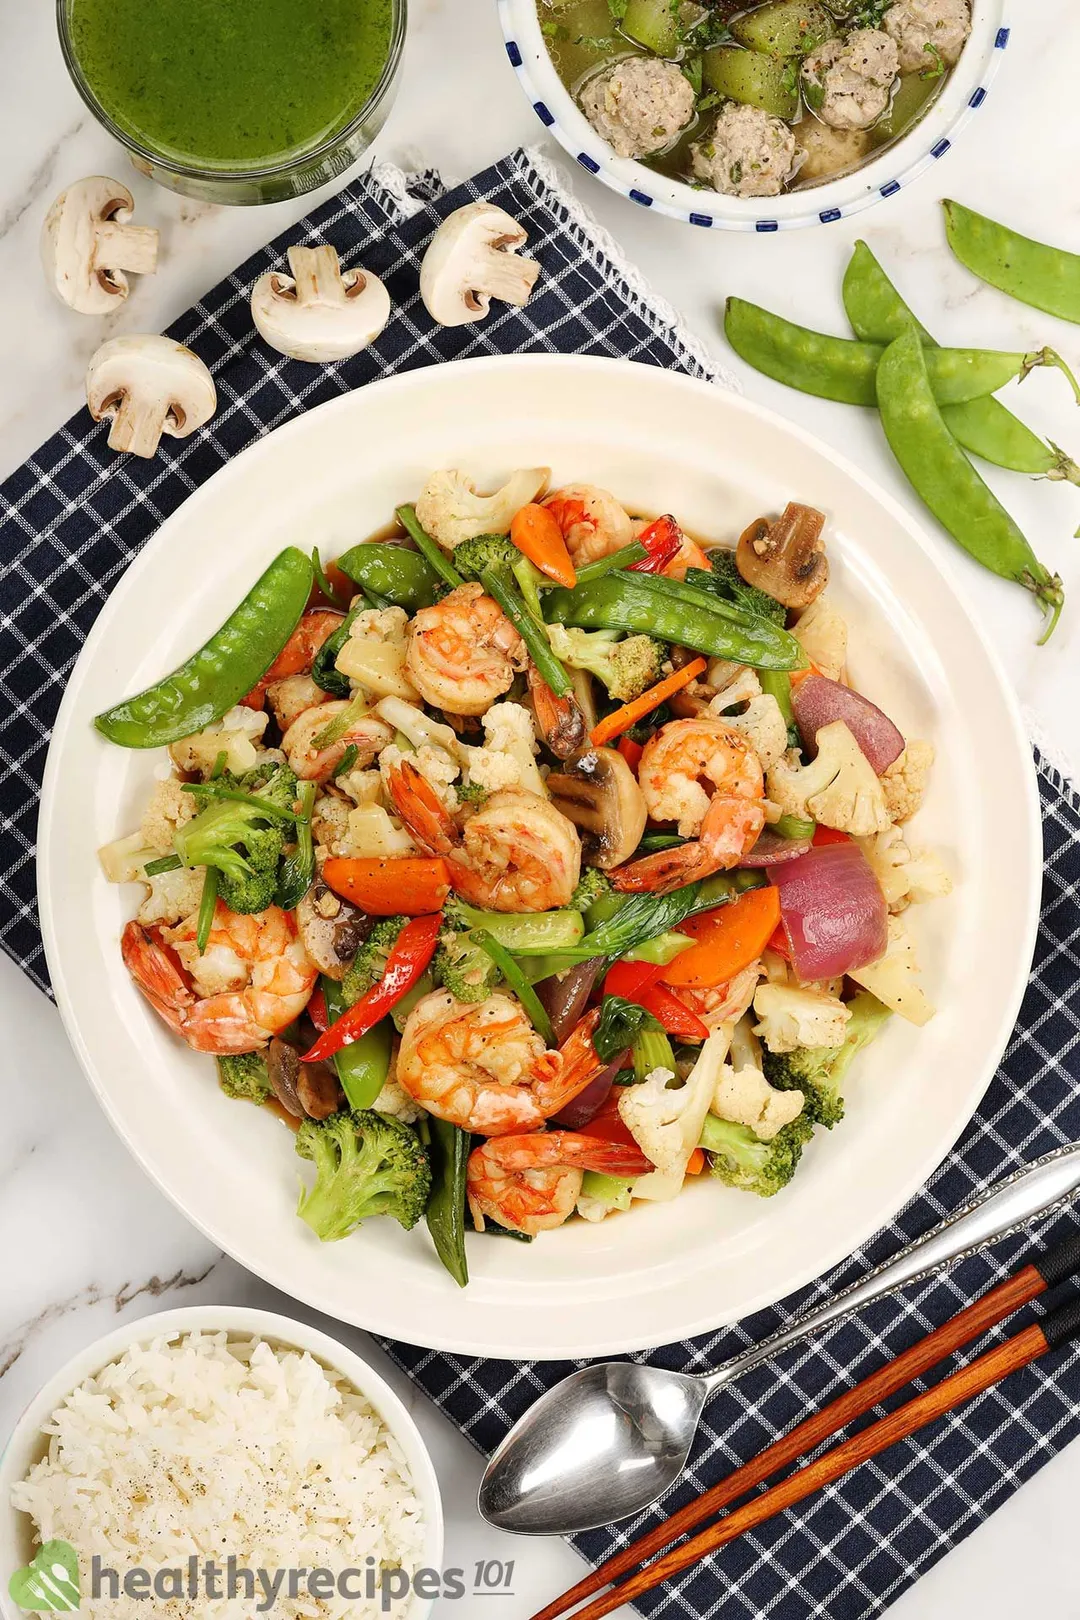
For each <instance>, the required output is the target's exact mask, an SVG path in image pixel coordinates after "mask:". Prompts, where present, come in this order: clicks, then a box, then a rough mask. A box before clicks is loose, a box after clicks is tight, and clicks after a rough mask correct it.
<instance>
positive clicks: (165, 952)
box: [120, 900, 319, 1055]
mask: <svg viewBox="0 0 1080 1620" xmlns="http://www.w3.org/2000/svg"><path fill="white" fill-rule="evenodd" d="M197 926H198V923H197V919H196V918H195V917H189V918H188V919H187V920H186V921H185V922H182V923H179V924H178V925H177V926H176V927H175V928H143V927H142V925H141V924H140V923H137V922H129V923H128V925H127V927H126V928H125V929H124V932H123V935H122V937H121V942H120V949H121V954H122V956H123V959H124V966H125V967H126V968H127V970H128V972H129V973H130V974H131V977H132V978H133V979H134V980H135V984H136V986H137V987H138V989H139V990H141V991H142V993H143V995H144V996H145V997H146V999H147V1001H148V1002H149V1003H150V1005H151V1007H153V1009H154V1011H155V1012H156V1013H157V1014H158V1015H159V1017H161V1018H163V1019H164V1020H165V1022H166V1023H167V1024H168V1026H169V1028H170V1029H171V1030H173V1031H174V1033H175V1034H177V1035H179V1036H180V1037H181V1038H182V1039H183V1040H185V1041H186V1042H187V1044H188V1045H189V1046H192V1047H194V1048H195V1050H196V1052H216V1053H219V1054H221V1055H224V1054H227V1053H232V1052H257V1051H258V1050H259V1049H260V1048H261V1047H263V1046H265V1045H266V1044H267V1042H268V1041H269V1040H270V1037H271V1036H272V1035H277V1034H280V1032H281V1031H282V1030H283V1029H285V1028H286V1026H287V1025H289V1024H291V1023H292V1022H293V1020H294V1019H296V1018H299V1016H300V1014H301V1013H302V1012H303V1010H304V1008H305V1007H306V1006H307V1004H308V1001H309V1000H310V998H311V992H312V991H313V990H314V988H315V983H316V980H317V979H318V976H319V970H318V968H317V967H316V966H315V964H314V962H313V961H312V960H311V958H310V957H309V956H308V953H307V951H306V950H305V949H304V945H303V941H302V940H301V939H300V937H299V933H298V931H297V925H296V918H295V917H294V916H293V915H292V913H291V912H287V911H281V910H280V909H279V908H278V907H277V906H269V907H268V908H267V910H266V911H261V912H259V913H258V915H257V916H250V917H241V916H238V915H237V914H236V913H235V912H233V911H229V910H228V908H227V907H226V906H223V905H222V904H221V901H220V900H219V901H218V904H217V910H216V911H215V912H214V921H213V923H212V925H211V928H210V937H209V939H208V941H207V945H206V950H205V951H204V952H203V953H202V954H201V955H200V954H199V949H198V946H197V945H196V943H195V934H196V929H197Z"/></svg>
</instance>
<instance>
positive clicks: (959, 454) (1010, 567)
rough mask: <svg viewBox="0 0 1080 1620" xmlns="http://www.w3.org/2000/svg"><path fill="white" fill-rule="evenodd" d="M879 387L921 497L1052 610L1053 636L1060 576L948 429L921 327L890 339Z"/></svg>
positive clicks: (999, 570)
mask: <svg viewBox="0 0 1080 1620" xmlns="http://www.w3.org/2000/svg"><path fill="white" fill-rule="evenodd" d="M877 387H878V409H879V411H880V412H881V421H882V425H883V427H884V429H885V437H886V438H887V439H888V441H889V445H890V447H891V449H892V452H893V454H894V455H895V457H896V459H897V461H898V462H899V463H900V466H901V468H902V469H903V471H904V473H905V475H906V476H907V478H908V480H909V481H910V483H911V485H912V488H913V489H914V490H915V492H916V494H917V495H918V496H919V497H920V499H922V500H923V501H925V503H926V505H927V506H928V507H929V508H930V510H931V512H933V514H934V516H935V517H936V518H937V519H938V522H939V523H941V524H942V526H943V527H944V528H946V529H947V530H948V531H949V533H950V534H951V535H952V537H953V539H954V540H957V541H959V543H960V545H962V546H963V547H964V549H965V551H967V552H968V553H970V555H971V556H972V557H974V558H975V560H976V562H980V563H982V565H983V567H984V568H989V569H990V570H991V571H992V572H993V573H995V574H998V575H1000V576H1001V578H1003V579H1012V580H1015V581H1016V583H1017V584H1018V585H1022V586H1023V587H1024V589H1025V590H1028V591H1031V592H1032V594H1033V595H1034V596H1035V598H1036V600H1037V601H1038V602H1040V603H1041V604H1042V606H1043V607H1044V609H1045V610H1046V612H1047V615H1048V618H1047V624H1046V628H1045V631H1044V633H1043V635H1042V637H1041V642H1045V641H1046V640H1048V638H1049V637H1050V635H1051V634H1052V633H1053V630H1054V626H1055V625H1056V624H1057V621H1058V619H1059V618H1060V616H1061V609H1062V607H1063V606H1064V602H1065V592H1064V590H1063V588H1062V584H1061V580H1060V579H1059V578H1058V576H1057V575H1052V574H1050V572H1049V571H1048V570H1047V569H1046V568H1044V567H1043V565H1042V563H1040V562H1039V561H1038V559H1037V558H1036V556H1035V554H1034V552H1033V551H1032V549H1031V547H1030V546H1029V545H1028V543H1027V541H1026V539H1025V538H1024V536H1023V534H1022V533H1021V532H1020V529H1019V528H1018V526H1017V524H1016V523H1015V522H1014V521H1013V519H1012V518H1011V517H1010V516H1009V514H1008V512H1006V510H1005V508H1004V507H1003V506H1002V505H1001V503H1000V501H999V500H998V499H997V497H996V496H995V495H994V494H993V492H992V491H991V490H990V489H989V488H988V487H987V485H986V484H985V483H984V482H983V480H982V479H981V478H980V477H979V474H978V473H977V472H976V471H975V468H974V467H973V466H972V465H971V463H970V461H969V460H968V459H967V456H966V455H965V454H964V452H963V450H962V449H961V448H960V446H959V445H958V444H957V443H956V440H955V439H954V438H953V436H952V434H951V433H950V432H949V429H948V427H947V426H946V424H945V422H944V420H943V418H942V415H941V412H940V410H939V409H938V407H937V405H936V404H935V402H934V396H933V394H932V393H931V392H930V379H929V376H928V373H927V369H926V360H925V357H924V352H923V347H922V344H921V343H920V342H919V336H918V333H917V332H915V331H914V330H909V331H907V332H905V333H904V334H903V336H902V337H898V338H896V339H894V341H893V342H892V343H890V344H889V347H888V348H887V349H886V351H885V354H884V355H883V357H882V360H881V364H880V365H879V367H878V375H877ZM1041 642H1040V644H1041Z"/></svg>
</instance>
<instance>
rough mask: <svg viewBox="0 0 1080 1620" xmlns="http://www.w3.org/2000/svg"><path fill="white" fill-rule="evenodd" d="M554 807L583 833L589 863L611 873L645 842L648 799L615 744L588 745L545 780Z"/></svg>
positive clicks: (582, 846)
mask: <svg viewBox="0 0 1080 1620" xmlns="http://www.w3.org/2000/svg"><path fill="white" fill-rule="evenodd" d="M547 786H548V792H549V793H550V794H551V802H552V804H553V805H554V806H555V808H556V810H561V811H562V813H563V815H564V816H565V817H566V818H567V820H568V821H572V822H573V823H574V825H575V827H577V829H578V831H579V832H580V833H581V848H582V854H583V856H584V859H585V863H586V865H587V866H599V867H600V868H601V870H602V871H605V872H607V871H610V870H611V869H612V868H613V867H615V866H620V865H621V864H622V862H623V861H625V860H629V858H630V856H631V855H632V854H633V853H634V851H635V849H637V847H638V844H639V843H640V842H641V835H642V833H643V832H644V831H645V821H646V817H647V812H646V809H645V797H644V794H643V793H642V791H641V789H640V788H639V787H638V785H637V780H636V778H635V776H634V773H633V771H632V770H631V769H630V767H629V765H628V764H627V763H626V761H625V759H623V757H622V755H621V754H618V753H616V752H615V750H614V748H590V749H587V750H586V751H585V752H584V753H582V754H579V755H578V756H577V757H576V759H571V760H567V762H566V768H565V770H563V771H559V772H555V771H553V772H552V773H551V775H550V776H549V777H548V779H547Z"/></svg>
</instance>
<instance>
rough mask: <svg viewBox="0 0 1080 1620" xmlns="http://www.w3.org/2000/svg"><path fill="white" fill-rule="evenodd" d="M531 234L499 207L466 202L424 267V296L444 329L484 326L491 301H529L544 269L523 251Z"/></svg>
mask: <svg viewBox="0 0 1080 1620" xmlns="http://www.w3.org/2000/svg"><path fill="white" fill-rule="evenodd" d="M528 239H529V238H528V235H527V234H526V232H525V231H523V230H522V228H521V226H520V225H519V224H518V222H517V220H516V219H513V218H512V217H511V215H509V214H507V213H506V212H505V211H504V210H503V209H501V208H496V207H495V205H494V204H493V203H487V202H474V203H466V205H465V207H464V208H458V209H456V210H455V212H454V213H452V214H451V215H450V216H449V217H448V218H447V219H445V220H443V223H442V224H441V225H440V226H439V228H438V230H437V231H436V232H435V235H434V236H433V238H432V240H431V246H430V247H429V248H428V250H427V252H426V253H425V254H424V262H423V264H422V265H421V267H420V296H421V297H422V298H423V300H424V304H425V306H426V308H427V312H428V314H429V315H430V316H431V318H432V320H433V321H438V323H439V325H440V326H467V325H468V324H469V323H470V322H471V321H482V320H483V319H484V317H485V315H487V313H488V310H489V309H490V308H491V300H492V299H493V298H499V299H501V300H502V302H503V303H504V304H516V305H517V307H518V308H519V309H520V308H522V307H523V306H524V305H525V304H527V303H528V302H529V297H530V295H531V293H532V290H533V287H534V286H535V285H536V278H537V276H538V275H539V274H540V266H539V265H538V264H537V263H536V260H535V259H522V258H520V257H519V256H518V249H519V248H522V247H524V246H525V243H526V242H527V241H528Z"/></svg>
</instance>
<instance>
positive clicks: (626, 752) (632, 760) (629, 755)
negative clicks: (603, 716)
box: [615, 737, 645, 776]
mask: <svg viewBox="0 0 1080 1620" xmlns="http://www.w3.org/2000/svg"><path fill="white" fill-rule="evenodd" d="M615 746H616V748H617V749H618V751H619V753H620V754H621V755H622V757H623V759H625V761H626V763H627V764H628V765H629V767H630V769H631V770H632V771H633V773H634V775H635V776H636V775H637V768H638V766H639V765H640V764H641V756H642V754H643V753H644V752H645V749H644V748H643V747H642V745H641V743H639V742H635V741H634V739H633V737H620V738H619V740H618V742H617V743H616V745H615Z"/></svg>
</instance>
